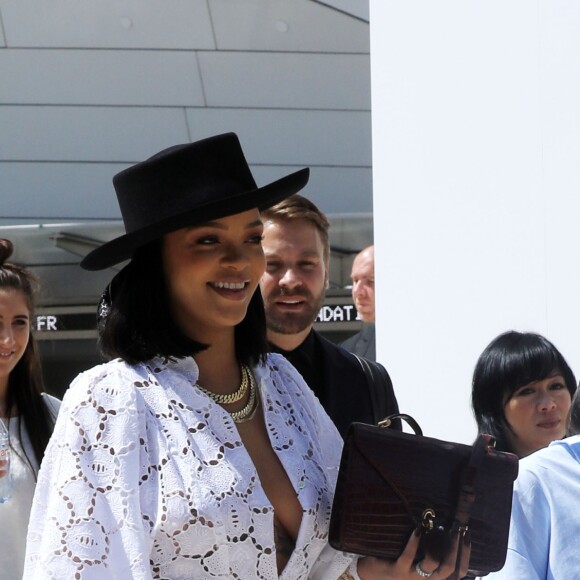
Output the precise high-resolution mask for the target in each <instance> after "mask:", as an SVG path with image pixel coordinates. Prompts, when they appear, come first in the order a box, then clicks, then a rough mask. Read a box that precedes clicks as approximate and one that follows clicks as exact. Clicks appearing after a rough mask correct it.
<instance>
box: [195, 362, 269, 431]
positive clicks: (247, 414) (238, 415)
mask: <svg viewBox="0 0 580 580" xmlns="http://www.w3.org/2000/svg"><path fill="white" fill-rule="evenodd" d="M240 372H241V375H242V380H241V382H240V386H239V387H238V389H237V390H236V391H234V392H233V393H230V394H228V395H218V394H217V393H212V392H211V391H208V390H207V389H204V388H203V387H202V386H200V385H197V388H198V389H199V390H200V391H201V392H202V393H205V394H206V395H207V396H208V397H210V399H212V400H213V401H215V402H216V403H218V405H231V404H232V403H237V402H238V401H241V400H242V399H243V398H244V396H245V395H246V393H247V392H248V388H249V391H250V394H249V396H248V402H247V403H246V404H245V405H244V407H243V408H242V409H240V410H239V411H233V412H231V413H230V415H231V417H232V419H233V421H234V423H244V422H245V421H249V420H250V419H252V418H253V417H254V415H255V414H256V411H257V410H258V406H259V403H260V398H259V397H258V396H257V393H256V391H257V388H256V383H255V380H254V375H253V373H252V370H251V369H250V367H249V366H248V365H245V364H240Z"/></svg>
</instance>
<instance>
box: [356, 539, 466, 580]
mask: <svg viewBox="0 0 580 580" xmlns="http://www.w3.org/2000/svg"><path fill="white" fill-rule="evenodd" d="M420 539H421V532H420V530H415V532H413V533H412V534H411V537H410V538H409V541H408V542H407V545H406V546H405V549H404V550H403V553H402V554H401V555H400V556H399V558H398V559H397V560H385V559H382V558H373V557H370V556H367V557H365V558H361V559H360V560H359V561H358V568H357V570H358V575H359V576H360V578H361V580H390V579H392V580H405V579H407V578H408V579H410V580H411V579H412V580H417V579H418V578H431V579H432V580H442V579H449V580H456V579H458V578H462V577H463V576H465V575H466V574H467V570H468V567H469V557H470V555H471V544H470V542H469V537H468V536H464V535H460V534H459V531H456V532H455V533H454V537H453V542H452V545H451V550H450V551H449V553H448V554H447V556H446V557H445V558H444V559H443V561H441V562H439V561H438V560H435V559H434V558H432V557H431V556H428V555H426V556H425V557H424V558H423V559H422V560H420V561H418V562H417V561H416V555H417V550H418V549H419V543H420ZM458 556H459V557H458ZM458 560H459V561H458Z"/></svg>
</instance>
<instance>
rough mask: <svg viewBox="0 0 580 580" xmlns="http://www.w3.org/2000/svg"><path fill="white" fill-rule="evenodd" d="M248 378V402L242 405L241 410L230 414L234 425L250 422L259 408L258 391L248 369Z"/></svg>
mask: <svg viewBox="0 0 580 580" xmlns="http://www.w3.org/2000/svg"><path fill="white" fill-rule="evenodd" d="M248 378H249V382H250V395H249V397H248V402H247V403H246V404H245V405H244V408H243V409H240V410H239V411H234V412H233V413H230V415H231V417H232V419H233V421H234V423H245V422H246V421H250V420H251V419H253V418H254V415H255V414H256V411H257V410H258V407H259V406H260V397H259V395H258V394H257V390H258V389H257V387H256V383H255V381H254V375H253V373H252V371H251V369H248Z"/></svg>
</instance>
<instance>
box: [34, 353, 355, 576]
mask: <svg viewBox="0 0 580 580" xmlns="http://www.w3.org/2000/svg"><path fill="white" fill-rule="evenodd" d="M253 370H254V374H255V376H256V381H257V383H258V385H259V389H260V393H261V397H262V402H263V409H264V414H265V420H266V425H267V429H268V432H269V436H270V440H271V442H272V445H273V448H274V450H275V452H276V453H277V455H278V457H279V458H280V461H281V463H282V465H283V466H284V468H285V470H286V472H287V474H288V476H289V478H290V481H291V482H292V484H293V486H294V489H295V490H296V492H297V495H298V499H299V501H300V503H301V505H302V507H303V510H304V514H303V519H302V524H301V527H300V531H299V536H298V538H297V542H296V547H295V550H294V552H293V554H292V556H291V558H290V560H289V562H288V564H287V566H286V568H285V569H284V571H283V573H282V575H281V576H280V578H282V579H285V580H300V579H306V578H310V579H316V580H323V579H324V580H326V579H329V580H336V579H337V578H338V577H339V576H340V575H341V573H342V572H343V571H344V570H345V569H346V568H347V567H348V565H349V563H350V562H351V561H352V558H353V557H352V556H351V555H348V554H343V553H340V552H337V551H335V550H333V549H332V548H331V547H330V546H329V545H328V543H327V534H328V523H329V518H330V509H331V502H332V493H333V490H334V486H335V481H336V476H337V472H338V465H339V461H340V453H341V449H342V440H341V438H340V436H339V434H338V432H337V431H336V429H335V427H334V425H333V424H332V422H331V421H330V419H329V418H328V416H327V415H326V413H325V412H324V410H323V409H322V407H321V406H320V404H319V402H318V400H317V399H316V397H315V396H314V394H313V393H312V391H311V390H310V389H309V388H308V387H307V386H306V384H305V383H304V381H303V380H302V378H301V377H300V375H299V374H298V373H297V372H296V371H295V369H294V368H293V367H292V366H291V365H290V364H289V363H288V362H287V361H286V359H284V358H283V357H281V356H279V355H275V354H272V355H269V356H268V361H267V364H266V365H264V366H259V367H256V368H254V369H253ZM197 377H198V368H197V365H196V364H195V361H194V360H193V359H192V358H188V359H185V360H179V361H167V360H163V359H160V358H158V359H153V360H151V361H149V362H148V363H143V364H139V365H135V366H129V365H127V364H125V363H124V362H122V361H120V360H115V361H112V362H109V363H107V364H104V365H101V366H98V367H95V368H93V369H91V370H89V371H87V372H85V373H83V374H81V375H79V376H78V377H77V378H76V379H75V381H74V382H73V384H72V385H71V387H70V388H69V389H68V391H67V393H66V395H65V397H64V400H63V405H62V407H61V410H60V414H59V418H58V421H57V424H56V427H55V431H54V434H53V437H52V439H51V441H50V443H49V446H48V448H47V451H46V455H45V458H44V460H43V463H42V467H41V470H40V474H39V479H38V484H37V487H36V493H35V498H34V503H33V508H32V514H31V519H30V526H29V532H28V545H27V554H26V566H25V572H24V578H25V579H29V580H33V579H34V580H38V579H42V578H57V579H59V580H62V579H69V578H70V579H86V580H97V579H98V580H103V579H109V578H111V579H113V578H119V579H121V578H122V579H123V580H129V579H137V580H140V579H151V578H167V579H171V580H178V579H196V580H202V579H206V578H207V579H210V578H237V579H247V580H255V579H259V578H260V579H262V578H263V579H275V578H278V573H277V569H276V554H275V546H274V523H273V509H272V506H271V504H270V503H269V501H268V499H267V497H266V496H265V494H264V491H263V489H262V487H261V485H260V481H259V478H258V475H257V473H256V470H255V467H254V465H253V463H252V461H251V460H250V457H249V455H248V453H247V451H246V449H245V448H244V446H243V444H242V442H241V440H240V437H239V435H238V432H237V429H236V426H235V424H234V422H233V421H232V419H231V417H230V416H229V414H228V413H227V412H225V411H224V410H223V409H222V408H221V407H220V406H219V405H217V404H215V403H213V401H212V400H211V399H210V398H209V397H207V396H206V395H204V394H203V393H202V392H201V391H200V390H199V389H198V388H196V387H195V383H196V380H197Z"/></svg>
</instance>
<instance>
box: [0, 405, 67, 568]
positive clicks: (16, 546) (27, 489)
mask: <svg viewBox="0 0 580 580" xmlns="http://www.w3.org/2000/svg"><path fill="white" fill-rule="evenodd" d="M43 398H44V401H45V402H46V404H47V406H48V408H49V409H50V411H51V414H52V416H53V417H54V419H56V416H57V415H58V409H59V406H60V401H59V400H58V399H56V398H54V397H52V396H50V395H47V394H44V395H43ZM0 420H4V424H6V420H5V419H0ZM8 429H9V431H10V444H11V446H12V447H13V449H12V450H11V455H10V473H11V474H12V484H13V485H12V497H11V498H10V501H8V502H7V503H4V504H0V578H2V580H20V579H21V578H22V571H23V569H24V553H25V549H26V532H27V530H28V518H29V516H30V507H31V506H32V497H33V496H34V487H35V485H36V481H35V478H34V473H33V472H32V470H31V468H30V465H29V464H28V461H26V458H25V457H24V453H23V448H24V450H25V451H26V454H27V455H28V457H29V458H30V461H31V463H32V466H33V468H34V470H35V471H38V464H37V462H36V458H35V457H34V451H33V450H32V445H31V443H30V438H29V436H28V432H27V431H26V429H25V428H24V426H23V428H22V439H23V441H22V443H20V441H19V440H18V420H17V418H16V417H13V418H12V419H11V420H10V422H9V424H8Z"/></svg>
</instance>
